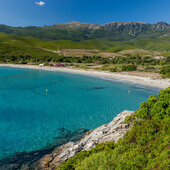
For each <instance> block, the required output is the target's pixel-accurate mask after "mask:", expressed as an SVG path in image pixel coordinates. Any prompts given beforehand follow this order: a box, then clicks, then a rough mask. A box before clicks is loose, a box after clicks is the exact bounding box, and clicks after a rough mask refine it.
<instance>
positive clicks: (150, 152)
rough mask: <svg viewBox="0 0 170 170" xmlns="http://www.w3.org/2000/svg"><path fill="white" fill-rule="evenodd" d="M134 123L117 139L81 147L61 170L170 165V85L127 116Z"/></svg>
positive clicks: (123, 168) (165, 168) (104, 169)
mask: <svg viewBox="0 0 170 170" xmlns="http://www.w3.org/2000/svg"><path fill="white" fill-rule="evenodd" d="M125 121H126V123H130V124H132V128H131V130H129V131H128V132H127V133H126V134H125V135H124V137H123V138H122V139H120V140H119V141H118V143H114V142H109V143H103V144H99V145H97V146H96V147H95V148H92V149H91V150H89V151H81V152H79V153H78V154H77V155H76V156H74V157H73V158H71V159H69V160H68V161H66V162H65V163H63V164H62V165H61V166H60V167H59V168H58V169H59V170H71V169H76V170H80V169H81V170H86V169H89V170H97V169H103V170H112V169H113V170H125V169H127V170H128V169H129V170H131V169H134V170H135V169H164V170H168V169H169V168H170V160H169V156H170V155H169V154H170V153H169V147H170V145H169V142H170V126H169V122H170V87H169V88H167V89H166V90H162V91H161V92H160V94H159V95H158V97H156V96H155V95H153V96H150V97H149V99H148V101H147V102H144V103H142V104H141V106H140V108H139V109H138V110H137V111H136V112H135V114H134V115H131V116H128V117H126V120H125Z"/></svg>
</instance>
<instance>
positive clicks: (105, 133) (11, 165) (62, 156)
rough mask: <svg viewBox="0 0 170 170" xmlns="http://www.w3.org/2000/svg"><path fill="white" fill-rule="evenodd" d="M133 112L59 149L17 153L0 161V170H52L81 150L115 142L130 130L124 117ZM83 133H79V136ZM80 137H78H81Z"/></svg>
mask: <svg viewBox="0 0 170 170" xmlns="http://www.w3.org/2000/svg"><path fill="white" fill-rule="evenodd" d="M132 113H134V112H133V111H123V112H122V113H120V114H118V115H117V116H116V117H115V118H114V119H113V121H112V122H110V123H108V124H104V125H102V126H100V127H98V128H96V129H93V130H90V131H88V132H86V134H85V135H84V137H83V138H82V139H80V140H78V141H74V140H72V142H68V143H66V144H64V145H62V146H59V147H51V148H50V149H44V150H41V151H33V152H29V153H26V152H24V153H18V154H16V155H14V156H12V157H9V158H5V159H3V160H1V161H0V169H1V170H8V169H10V170H14V169H21V170H32V169H34V170H40V169H41V170H53V169H56V168H57V167H59V166H60V165H61V164H62V163H63V162H65V161H66V160H68V159H69V158H71V157H73V156H75V155H76V154H77V153H78V152H80V151H83V150H86V151H87V150H90V149H91V148H93V147H95V146H96V145H97V144H100V143H104V142H109V141H115V142H117V141H118V140H119V139H120V138H122V137H123V135H124V134H125V133H126V132H127V131H128V130H129V129H130V124H127V123H125V118H126V116H129V115H131V114H132ZM82 134H83V132H81V135H82ZM81 135H80V136H81Z"/></svg>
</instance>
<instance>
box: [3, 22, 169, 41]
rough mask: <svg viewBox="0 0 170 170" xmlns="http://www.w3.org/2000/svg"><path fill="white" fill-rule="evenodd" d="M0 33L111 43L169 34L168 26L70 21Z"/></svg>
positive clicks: (140, 23)
mask: <svg viewBox="0 0 170 170" xmlns="http://www.w3.org/2000/svg"><path fill="white" fill-rule="evenodd" d="M0 32H3V33H7V34H15V35H21V36H29V37H35V38H40V39H42V40H48V41H51V40H73V41H83V40H110V41H134V40H141V39H155V38H160V37H166V36H169V35H170V24H168V23H166V22H157V23H156V24H149V23H142V22H112V23H107V24H104V25H99V24H88V23H80V22H77V21H72V22H69V23H65V24H55V25H51V26H47V25H46V26H43V27H38V26H28V27H11V26H6V25H2V24H1V25H0Z"/></svg>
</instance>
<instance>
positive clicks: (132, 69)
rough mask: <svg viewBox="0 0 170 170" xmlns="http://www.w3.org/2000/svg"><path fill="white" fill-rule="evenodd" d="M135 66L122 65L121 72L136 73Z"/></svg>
mask: <svg viewBox="0 0 170 170" xmlns="http://www.w3.org/2000/svg"><path fill="white" fill-rule="evenodd" d="M136 70H137V66H135V65H123V66H122V71H136Z"/></svg>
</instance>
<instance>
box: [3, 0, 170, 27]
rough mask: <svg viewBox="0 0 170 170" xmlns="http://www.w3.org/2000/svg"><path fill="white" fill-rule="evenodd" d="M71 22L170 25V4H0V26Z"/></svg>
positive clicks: (19, 0)
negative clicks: (161, 23) (164, 23)
mask: <svg viewBox="0 0 170 170" xmlns="http://www.w3.org/2000/svg"><path fill="white" fill-rule="evenodd" d="M71 21H79V22H84V23H91V24H105V23H109V22H129V21H132V22H135V21H136V22H147V23H156V22H158V21H164V22H167V23H170V0H0V24H5V25H9V26H30V25H35V26H44V25H53V24H60V23H66V22H71Z"/></svg>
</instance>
